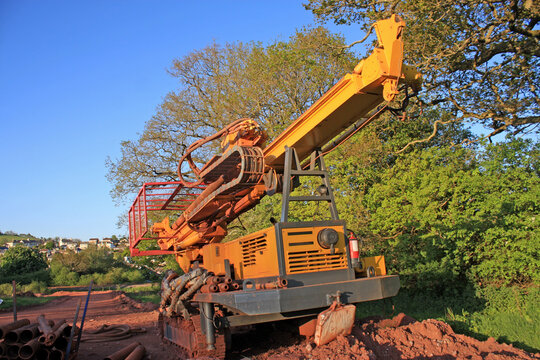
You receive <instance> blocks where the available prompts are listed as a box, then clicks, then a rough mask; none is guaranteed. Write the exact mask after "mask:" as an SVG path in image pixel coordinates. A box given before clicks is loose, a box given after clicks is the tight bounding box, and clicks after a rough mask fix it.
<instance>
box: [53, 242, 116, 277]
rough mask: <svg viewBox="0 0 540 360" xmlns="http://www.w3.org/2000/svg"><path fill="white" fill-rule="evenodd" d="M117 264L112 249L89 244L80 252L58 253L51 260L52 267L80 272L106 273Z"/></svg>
mask: <svg viewBox="0 0 540 360" xmlns="http://www.w3.org/2000/svg"><path fill="white" fill-rule="evenodd" d="M116 264H117V261H116V260H115V259H114V254H113V253H112V252H111V251H110V250H108V249H105V248H98V247H96V246H89V247H88V248H87V249H85V250H83V251H81V252H80V253H76V252H75V251H73V250H66V251H63V252H61V253H56V254H54V255H53V258H52V261H51V267H64V268H66V269H68V270H69V271H73V272H76V273H78V274H92V273H106V272H107V271H109V269H111V268H113V267H114V266H115V265H116Z"/></svg>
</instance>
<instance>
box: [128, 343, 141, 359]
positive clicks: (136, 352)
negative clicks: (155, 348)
mask: <svg viewBox="0 0 540 360" xmlns="http://www.w3.org/2000/svg"><path fill="white" fill-rule="evenodd" d="M145 353H146V349H145V348H144V346H142V345H139V346H137V347H136V348H135V350H133V351H132V352H131V354H129V355H128V357H127V358H126V359H125V360H141V359H142V358H143V357H144V354H145Z"/></svg>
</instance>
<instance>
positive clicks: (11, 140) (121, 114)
mask: <svg viewBox="0 0 540 360" xmlns="http://www.w3.org/2000/svg"><path fill="white" fill-rule="evenodd" d="M313 22H314V20H313V17H312V15H311V13H309V12H307V11H305V10H304V9H303V6H302V2H301V1H293V0H272V1H265V2H263V1H232V0H231V1H197V2H195V1H180V0H178V1H159V0H158V1H149V0H147V1H142V0H129V1H128V0H123V1H122V0H117V1H88V0H85V1H68V0H65V1H52V0H48V1H30V0H1V1H0V125H1V126H0V167H1V169H2V171H1V174H2V175H1V176H0V188H1V194H2V195H1V197H0V230H1V231H7V230H12V231H15V232H19V233H31V234H33V235H35V236H38V237H41V236H43V237H49V236H61V237H72V238H79V239H81V240H88V238H90V237H100V238H101V237H106V236H110V235H112V234H125V233H126V229H123V228H122V229H117V228H116V222H117V219H118V216H119V215H121V214H122V213H123V212H125V211H127V209H128V207H129V205H128V204H126V205H124V206H120V207H116V206H115V205H114V203H113V201H112V199H111V197H110V195H109V191H110V189H111V185H110V184H109V183H108V182H107V180H106V178H105V175H106V168H105V159H106V158H107V156H111V157H112V158H115V157H117V156H118V154H119V150H120V142H121V141H122V140H127V139H135V138H136V137H137V134H138V133H140V132H141V131H142V129H143V127H144V124H145V122H146V121H147V120H148V119H149V118H150V117H151V116H152V115H153V114H154V112H155V109H156V107H157V105H158V104H159V103H160V102H161V100H162V98H163V97H164V96H165V95H166V93H167V92H169V91H171V90H173V89H174V88H175V86H176V85H175V81H174V80H173V79H172V78H171V77H170V76H169V75H168V74H167V73H166V69H167V68H168V67H169V66H170V64H171V62H172V60H173V59H174V58H179V57H182V56H184V55H186V54H188V53H189V52H191V51H192V50H194V49H199V48H202V47H204V46H206V45H208V44H210V43H212V41H216V42H218V43H225V42H234V41H251V40H255V41H263V42H270V41H272V40H275V39H286V38H288V37H289V36H290V35H291V34H292V33H293V32H294V31H295V29H297V28H300V27H302V26H303V25H308V24H312V23H313ZM330 28H331V29H333V30H336V28H335V27H334V26H330ZM339 30H340V31H345V36H346V38H347V40H348V41H354V40H357V39H359V38H361V37H363V33H361V31H360V30H356V29H354V28H342V27H340V28H339Z"/></svg>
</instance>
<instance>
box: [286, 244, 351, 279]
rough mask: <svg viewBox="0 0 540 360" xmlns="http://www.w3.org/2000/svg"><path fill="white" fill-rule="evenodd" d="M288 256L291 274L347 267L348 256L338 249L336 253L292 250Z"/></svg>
mask: <svg viewBox="0 0 540 360" xmlns="http://www.w3.org/2000/svg"><path fill="white" fill-rule="evenodd" d="M287 257H288V261H287V267H288V269H287V270H288V273H289V274H291V273H299V272H312V271H321V270H323V271H324V270H330V269H342V268H345V267H347V263H346V256H344V254H343V252H341V251H339V250H338V249H336V252H335V254H334V255H331V254H330V253H328V252H323V251H322V250H307V251H290V252H288V253H287Z"/></svg>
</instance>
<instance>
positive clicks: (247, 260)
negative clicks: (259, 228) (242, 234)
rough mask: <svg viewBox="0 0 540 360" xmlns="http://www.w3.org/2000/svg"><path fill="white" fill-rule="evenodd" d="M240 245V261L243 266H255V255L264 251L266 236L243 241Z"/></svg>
mask: <svg viewBox="0 0 540 360" xmlns="http://www.w3.org/2000/svg"><path fill="white" fill-rule="evenodd" d="M240 244H241V245H242V260H243V262H244V266H251V265H255V263H256V260H257V257H256V256H257V253H258V252H262V251H264V250H266V234H264V235H262V236H259V237H256V238H253V239H248V240H243V241H242V242H241V243H240Z"/></svg>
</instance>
